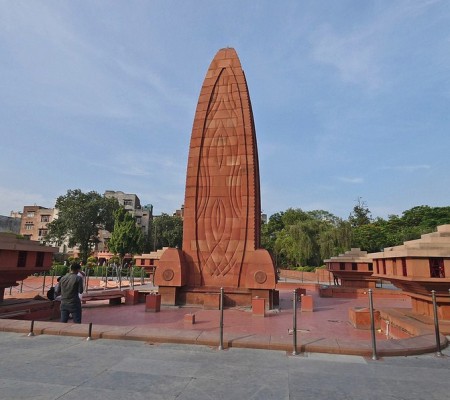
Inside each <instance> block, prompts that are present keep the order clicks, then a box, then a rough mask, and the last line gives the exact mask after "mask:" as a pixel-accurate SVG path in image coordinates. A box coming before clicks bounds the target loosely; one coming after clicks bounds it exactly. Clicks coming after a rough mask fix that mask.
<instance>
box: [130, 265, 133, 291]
mask: <svg viewBox="0 0 450 400" xmlns="http://www.w3.org/2000/svg"><path fill="white" fill-rule="evenodd" d="M130 270H131V272H130V274H131V276H130V281H131V289H132V290H134V267H131V268H130Z"/></svg>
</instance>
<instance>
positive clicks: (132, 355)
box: [0, 314, 450, 400]
mask: <svg viewBox="0 0 450 400" xmlns="http://www.w3.org/2000/svg"><path fill="white" fill-rule="evenodd" d="M161 315H162V314H161ZM444 353H445V356H444V357H435V356H434V355H422V356H410V357H390V358H384V359H381V360H378V361H373V360H371V359H370V358H364V357H360V356H342V355H331V354H315V353H304V354H302V355H300V356H291V355H290V354H289V353H286V352H283V351H267V350H265V351H262V350H254V349H236V348H231V349H229V350H225V351H219V350H217V348H216V347H206V346H192V345H177V344H157V345H149V343H144V342H134V341H129V340H106V339H105V340H92V341H86V340H84V339H83V338H76V337H68V336H50V335H39V336H35V337H27V336H26V335H23V334H18V333H5V332H0V354H1V355H2V356H1V357H0V398H2V399H8V400H19V399H33V400H40V399H42V400H78V399H80V400H85V399H89V400H96V399H102V400H103V399H108V400H116V399H117V400H119V399H120V400H122V399H133V400H144V399H145V400H147V399H152V400H174V399H177V400H189V399H195V400H211V399H223V400H227V399H262V400H267V399H276V400H288V399H290V400H295V399H299V400H310V399H311V400H317V399H333V400H341V399H342V400H344V399H345V400H352V399H355V400H360V399H368V400H374V399H377V400H380V399H383V400H392V399H409V400H423V399H430V400H447V399H448V398H449V397H448V396H449V392H450V383H449V376H450V357H449V356H450V351H449V350H444Z"/></svg>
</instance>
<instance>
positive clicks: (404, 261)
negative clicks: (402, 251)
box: [402, 258, 408, 276]
mask: <svg viewBox="0 0 450 400" xmlns="http://www.w3.org/2000/svg"><path fill="white" fill-rule="evenodd" d="M402 275H403V276H408V270H407V269H406V258H402Z"/></svg>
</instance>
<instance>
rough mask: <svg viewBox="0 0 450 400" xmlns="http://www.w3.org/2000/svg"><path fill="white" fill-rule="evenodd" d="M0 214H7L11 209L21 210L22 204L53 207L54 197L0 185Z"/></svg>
mask: <svg viewBox="0 0 450 400" xmlns="http://www.w3.org/2000/svg"><path fill="white" fill-rule="evenodd" d="M0 198H1V199H2V201H1V204H0V215H6V216H9V214H10V212H11V211H22V210H23V207H24V206H32V205H35V204H36V205H38V206H42V207H49V208H51V207H54V205H55V204H54V203H55V202H54V199H52V200H49V199H48V198H45V197H44V196H43V195H42V194H41V193H30V192H26V191H24V190H16V189H11V188H5V187H1V186H0Z"/></svg>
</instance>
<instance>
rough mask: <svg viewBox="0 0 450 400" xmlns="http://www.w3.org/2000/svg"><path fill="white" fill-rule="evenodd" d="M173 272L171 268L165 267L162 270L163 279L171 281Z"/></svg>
mask: <svg viewBox="0 0 450 400" xmlns="http://www.w3.org/2000/svg"><path fill="white" fill-rule="evenodd" d="M174 275H175V273H174V272H173V270H172V269H166V270H164V272H163V279H164V280H165V281H171V280H172V279H173V277H174Z"/></svg>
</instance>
